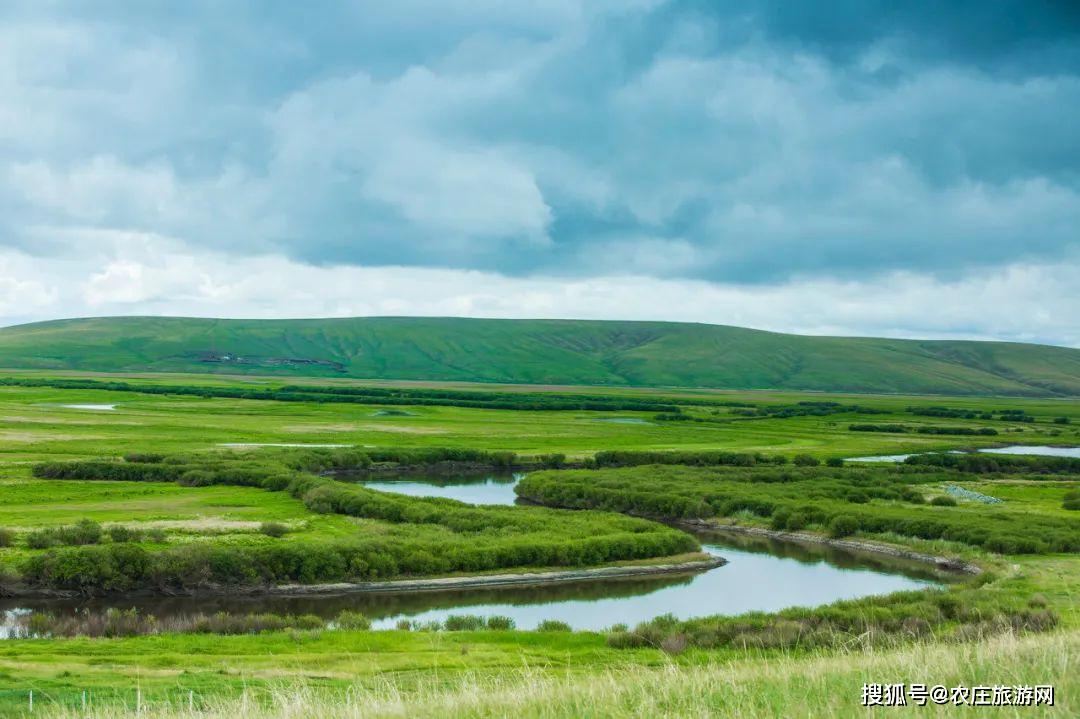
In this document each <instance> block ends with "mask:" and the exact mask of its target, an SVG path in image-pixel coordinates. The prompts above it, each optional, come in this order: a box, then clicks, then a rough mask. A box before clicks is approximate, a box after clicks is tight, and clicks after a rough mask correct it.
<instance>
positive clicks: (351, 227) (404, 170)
mask: <svg viewBox="0 0 1080 719" xmlns="http://www.w3.org/2000/svg"><path fill="white" fill-rule="evenodd" d="M1078 115H1080V4H1077V3H1076V2H1074V1H1071V0H1063V1H1061V2H1039V0H1022V1H1021V0H1015V1H1014V0H979V1H978V2H976V1H974V0H953V1H952V2H941V3H918V2H916V3H896V2H892V1H888V0H862V1H861V2H855V1H853V0H835V1H833V2H829V3H792V2H789V1H788V0H730V1H729V2H723V3H718V2H705V1H697V2H694V1H689V2H681V1H678V0H669V1H664V0H610V1H608V0H597V1H596V2H577V1H575V0H533V1H532V2H527V3H522V2H510V1H500V0H469V1H468V2H464V1H460V2H447V1H444V2H428V1H424V0H395V1H394V2H392V3H386V2H348V1H345V0H343V1H341V2H329V0H317V1H314V2H308V3H296V2H288V1H285V0H264V1H261V2H254V1H252V2H243V1H241V0H236V1H233V2H218V1H216V0H189V1H188V2H185V3H172V2H152V1H147V2H131V1H126V2H112V1H110V0H98V1H96V2H93V3H91V2H57V1H52V0H25V1H24V0H6V2H4V3H3V4H2V5H0V324H15V323H20V322H27V321H35V320H42V319H52V318H58V317H77V316H99V315H131V314H155V315H158V314H160V315H187V316H207V317H328V316H354V315H355V316H359V315H439V316H442V315H455V316H477V317H574V318H597V319H650V320H653V319H663V320H681V321H695V322H709V323H716V324H733V325H741V326H749V327H756V328H761V329H769V330H776V331H785V332H799V333H807V334H841V335H875V336H900V337H930V338H938V337H958V338H975V339H1003V340H1014V341H1034V342H1045V343H1051V344H1060V345H1066V346H1073V347H1080V281H1078V278H1080V120H1078V119H1077V117H1078Z"/></svg>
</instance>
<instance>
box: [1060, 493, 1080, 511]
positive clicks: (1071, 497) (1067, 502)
mask: <svg viewBox="0 0 1080 719" xmlns="http://www.w3.org/2000/svg"><path fill="white" fill-rule="evenodd" d="M1061 507H1062V509H1068V510H1072V511H1076V510H1080V491H1072V492H1066V493H1065V496H1064V497H1062V498H1061Z"/></svg>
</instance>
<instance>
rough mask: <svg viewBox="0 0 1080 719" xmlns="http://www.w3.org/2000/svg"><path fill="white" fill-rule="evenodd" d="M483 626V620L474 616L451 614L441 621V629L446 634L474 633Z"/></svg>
mask: <svg viewBox="0 0 1080 719" xmlns="http://www.w3.org/2000/svg"><path fill="white" fill-rule="evenodd" d="M485 625H486V622H485V621H484V618H483V617H478V616H476V615H475V614H451V615H449V616H448V617H446V619H445V620H444V621H443V629H445V630H446V631H448V632H475V631H478V630H480V629H483V628H484V627H485Z"/></svg>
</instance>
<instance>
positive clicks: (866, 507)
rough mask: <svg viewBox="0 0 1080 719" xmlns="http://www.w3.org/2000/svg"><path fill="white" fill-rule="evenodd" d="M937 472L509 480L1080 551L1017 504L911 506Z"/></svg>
mask: <svg viewBox="0 0 1080 719" xmlns="http://www.w3.org/2000/svg"><path fill="white" fill-rule="evenodd" d="M936 479H940V476H939V475H934V474H926V473H919V472H911V471H907V470H906V468H904V467H896V468H846V469H844V470H842V471H839V472H838V471H837V470H832V469H828V468H819V467H805V468H798V469H774V468H767V467H745V468H743V467H740V468H728V467H714V468H707V469H699V468H689V467H672V466H651V467H636V468H625V469H612V470H601V471H585V470H577V471H575V470H570V471H562V472H536V473H533V474H530V475H529V476H527V477H526V478H525V479H523V480H522V481H521V482H520V483H519V484H518V485H517V492H518V493H519V494H520V495H521V496H523V497H526V498H528V499H531V500H533V501H536V502H539V503H542V504H547V505H551V506H559V507H573V508H579V509H605V510H613V511H618V512H625V513H632V514H639V515H645V516H652V517H658V518H664V519H689V518H698V519H706V518H711V517H717V516H719V517H731V516H733V515H735V514H738V513H741V512H751V513H752V514H755V515H757V516H759V517H761V518H763V519H768V521H769V523H770V526H771V527H772V528H773V529H777V530H782V531H799V530H803V529H819V530H820V531H825V532H829V533H833V534H839V533H841V532H843V533H845V534H852V533H854V532H864V533H872V534H882V533H895V534H900V535H903V536H908V537H916V538H920V539H944V540H948V541H955V542H962V543H965V544H970V545H973V546H977V547H982V548H984V549H988V550H990V551H994V552H1000V553H1008V554H1025V553H1042V552H1075V551H1080V525H1077V524H1076V523H1075V522H1071V521H1069V520H1068V519H1065V518H1060V519H1059V518H1054V517H1045V518H1042V519H1040V521H1039V522H1038V523H1032V522H1031V518H1030V516H1029V515H1028V514H1026V513H1023V512H1019V511H1010V510H995V511H994V513H993V514H989V513H987V512H986V511H985V509H983V508H982V507H964V508H959V507H957V508H955V509H953V508H952V505H955V503H956V502H955V500H954V499H952V498H951V497H940V498H935V500H933V502H932V504H933V505H938V506H930V507H923V506H919V505H921V504H923V498H922V493H921V492H919V490H918V485H920V484H925V483H928V482H933V481H935V480H936ZM905 504H907V505H913V506H905ZM942 505H947V506H942ZM838 518H839V519H838ZM834 522H835V523H834Z"/></svg>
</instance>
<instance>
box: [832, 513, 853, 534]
mask: <svg viewBox="0 0 1080 719" xmlns="http://www.w3.org/2000/svg"><path fill="white" fill-rule="evenodd" d="M857 531H859V520H858V519H856V518H855V517H851V516H848V515H844V514H839V515H837V516H835V517H833V518H832V520H831V521H830V522H829V536H831V537H847V536H849V535H852V534H855V532H857Z"/></svg>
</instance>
